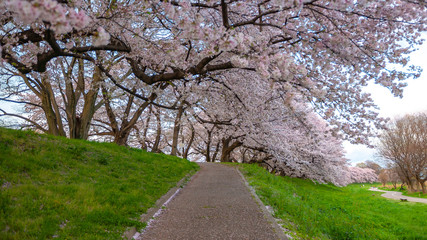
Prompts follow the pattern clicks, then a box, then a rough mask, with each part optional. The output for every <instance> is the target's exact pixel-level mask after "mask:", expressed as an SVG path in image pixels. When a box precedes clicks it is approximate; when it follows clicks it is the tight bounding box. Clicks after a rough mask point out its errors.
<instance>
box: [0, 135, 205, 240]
mask: <svg viewBox="0 0 427 240" xmlns="http://www.w3.org/2000/svg"><path fill="white" fill-rule="evenodd" d="M196 169H198V166H197V165H196V164H195V163H190V162H189V161H187V160H184V159H180V158H177V157H172V156H167V155H163V154H152V153H147V152H145V151H142V150H138V149H132V148H126V147H120V146H117V145H114V144H108V143H96V142H88V141H81V140H70V139H65V138H59V137H53V136H48V135H38V134H35V133H33V132H30V131H16V130H10V129H4V128H0V186H1V189H0V239H51V238H55V239H120V238H121V236H122V234H123V233H124V231H125V230H126V229H127V228H128V227H132V226H135V227H136V228H137V229H141V228H143V227H144V226H145V223H141V222H139V216H140V215H141V214H142V213H144V212H146V210H147V209H148V208H150V207H151V206H153V205H154V203H155V201H156V200H157V199H158V198H159V197H161V196H162V195H163V194H165V193H166V192H167V191H168V190H169V189H170V188H171V187H173V186H174V185H175V184H176V182H177V181H179V180H180V179H181V178H183V177H184V176H185V175H186V174H188V173H190V172H194V171H195V170H196Z"/></svg>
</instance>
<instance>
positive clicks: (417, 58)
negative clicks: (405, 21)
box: [344, 42, 427, 165]
mask: <svg viewBox="0 0 427 240" xmlns="http://www.w3.org/2000/svg"><path fill="white" fill-rule="evenodd" d="M410 63H411V64H413V65H416V66H421V67H422V69H423V70H424V71H423V73H422V74H421V77H420V78H418V79H415V80H412V79H411V80H408V81H407V83H408V86H407V87H406V88H405V90H404V91H403V98H396V97H393V95H392V94H391V93H390V91H388V90H387V89H386V88H384V87H381V86H378V85H375V84H371V85H369V86H368V87H367V88H366V91H367V92H369V93H371V94H372V98H373V100H374V101H375V103H376V104H377V105H378V107H380V116H381V117H389V118H391V119H393V118H396V117H399V116H402V115H405V114H408V113H415V112H422V111H427V42H425V43H424V44H423V45H422V46H421V47H419V50H418V51H416V52H413V53H412V54H411V62H410ZM344 147H345V150H346V151H347V154H346V157H347V158H348V159H350V161H351V163H352V164H353V165H354V164H356V163H358V162H364V161H366V160H375V159H376V157H375V150H374V149H369V148H367V147H365V146H363V145H352V144H350V143H344Z"/></svg>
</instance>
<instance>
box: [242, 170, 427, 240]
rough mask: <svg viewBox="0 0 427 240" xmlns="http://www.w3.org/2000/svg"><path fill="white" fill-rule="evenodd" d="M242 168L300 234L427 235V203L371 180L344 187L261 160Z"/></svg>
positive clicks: (305, 236)
mask: <svg viewBox="0 0 427 240" xmlns="http://www.w3.org/2000/svg"><path fill="white" fill-rule="evenodd" d="M241 169H242V172H243V173H244V175H245V176H246V178H247V179H248V181H249V183H250V184H251V185H252V186H253V187H254V188H255V189H256V192H257V194H258V195H259V196H260V198H261V200H262V201H263V202H264V204H265V205H268V206H272V207H273V208H274V209H275V217H277V218H280V219H282V220H283V226H284V227H285V228H287V229H289V230H291V231H292V232H294V234H293V236H294V237H296V238H297V239H340V240H342V239H427V221H426V219H427V204H422V203H411V202H399V201H396V200H390V199H386V198H383V197H381V196H380V195H381V194H382V193H380V192H372V191H369V190H367V189H368V188H369V186H368V185H366V184H365V186H362V184H352V185H349V186H347V187H341V188H340V187H336V186H332V185H319V184H314V183H313V182H311V181H310V180H302V179H296V178H289V177H280V176H274V175H272V174H269V173H268V172H267V171H265V170H264V169H263V168H261V167H258V166H256V165H242V166H241ZM291 235H292V234H291Z"/></svg>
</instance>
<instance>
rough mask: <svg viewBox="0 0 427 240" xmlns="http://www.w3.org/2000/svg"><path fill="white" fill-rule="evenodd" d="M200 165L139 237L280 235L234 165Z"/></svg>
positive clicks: (200, 237) (251, 237)
mask: <svg viewBox="0 0 427 240" xmlns="http://www.w3.org/2000/svg"><path fill="white" fill-rule="evenodd" d="M200 165H201V168H200V170H199V172H198V173H196V175H195V176H193V178H192V180H191V181H190V182H189V183H188V184H187V186H185V188H183V189H182V190H181V191H180V192H179V193H178V194H177V196H176V197H175V198H174V199H172V201H171V202H169V204H168V205H167V207H166V210H165V211H163V212H162V213H161V214H160V215H159V216H158V217H157V219H156V220H155V221H153V222H152V223H151V224H150V226H149V227H147V229H146V231H145V232H144V233H142V235H141V236H140V237H139V239H144V240H145V239H159V240H167V239H186V240H191V239H197V240H199V239H215V240H216V239H258V240H263V239H268V240H272V239H280V238H279V237H278V236H277V235H276V234H275V231H274V230H273V229H274V228H273V227H272V225H271V222H269V221H268V220H267V219H266V217H265V215H264V214H263V212H262V211H261V208H260V206H258V204H257V203H256V202H255V200H254V199H253V196H252V195H251V193H250V192H249V190H248V188H247V187H246V186H245V184H244V182H243V180H242V178H241V177H240V175H239V173H238V171H237V170H236V169H235V168H234V167H232V166H227V165H222V164H214V163H203V164H200Z"/></svg>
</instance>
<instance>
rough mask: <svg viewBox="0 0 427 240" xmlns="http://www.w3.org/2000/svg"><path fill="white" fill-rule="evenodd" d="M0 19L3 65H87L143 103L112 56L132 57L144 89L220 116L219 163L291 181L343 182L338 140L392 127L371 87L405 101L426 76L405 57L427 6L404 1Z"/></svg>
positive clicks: (23, 69)
mask: <svg viewBox="0 0 427 240" xmlns="http://www.w3.org/2000/svg"><path fill="white" fill-rule="evenodd" d="M77 9H79V10H77ZM0 13H1V17H0V21H1V22H2V23H3V24H2V25H1V26H2V27H1V29H0V34H1V38H0V48H1V59H2V62H1V64H3V65H4V66H11V67H13V68H15V69H16V70H17V71H19V72H20V74H22V75H27V74H31V73H33V72H46V71H47V69H48V68H49V63H50V62H52V61H54V60H55V59H57V58H59V57H67V58H76V59H82V60H84V61H87V62H91V64H93V65H94V66H96V68H97V69H99V71H100V72H102V74H103V76H105V78H106V79H108V82H110V83H112V84H114V85H115V86H116V87H117V88H119V89H120V90H122V91H124V92H126V93H127V94H132V95H134V96H135V97H137V98H140V99H144V96H141V94H138V93H137V92H136V91H134V88H133V87H136V88H139V85H134V86H130V85H129V84H126V83H124V82H122V81H120V76H118V75H117V73H116V72H115V71H114V70H113V69H112V68H109V67H108V66H109V63H110V62H109V61H108V59H109V58H108V57H105V56H106V55H108V54H110V55H111V54H112V55H114V56H116V55H117V56H120V57H123V63H122V64H123V68H124V69H130V71H131V72H132V74H133V76H134V77H135V79H137V80H138V81H139V82H140V84H143V85H147V86H152V85H156V84H161V83H167V84H170V85H175V86H186V87H185V88H184V90H182V92H183V94H187V95H188V96H185V99H186V101H188V102H189V103H190V104H196V103H197V104H198V105H199V106H200V107H203V108H205V109H206V114H209V116H210V117H211V118H212V119H202V120H203V123H204V124H215V125H217V126H222V127H221V129H219V130H220V132H221V133H220V136H221V143H220V145H222V149H221V155H222V156H221V159H223V160H228V159H230V154H232V152H233V151H234V150H236V149H238V148H243V147H244V148H250V149H252V151H260V152H264V153H265V154H266V156H273V157H274V159H276V160H277V161H280V162H281V163H282V165H284V166H286V167H283V169H284V171H286V172H287V174H290V175H292V174H295V176H301V177H307V178H312V179H315V180H317V181H319V182H325V181H327V182H334V183H339V179H340V178H342V176H343V174H344V172H343V171H341V170H340V169H341V167H340V166H343V164H345V160H343V159H342V147H341V145H340V144H339V141H340V140H339V139H346V140H350V141H351V142H353V143H365V144H368V137H370V136H372V135H374V134H375V132H374V131H375V128H382V127H383V126H384V119H381V118H379V117H378V116H377V112H376V109H375V105H374V104H373V101H372V99H371V98H370V96H369V94H366V93H364V92H363V87H364V86H366V85H367V84H368V82H369V81H374V82H375V83H377V84H380V85H382V86H384V87H386V88H388V89H390V91H392V92H393V94H395V95H396V96H401V93H402V89H403V87H404V86H405V84H404V83H402V82H401V80H404V79H407V78H411V77H414V78H415V77H418V76H419V74H420V71H421V70H420V69H419V68H417V67H415V66H408V65H407V63H408V60H409V58H408V54H409V53H411V52H412V51H413V50H414V49H415V48H416V47H417V45H419V44H422V40H421V37H420V32H422V31H425V30H426V26H427V24H426V16H427V11H426V4H425V2H424V1H400V0H390V1H369V0H357V1H347V0H336V1H323V0H298V1H276V0H267V1H265V0H263V1H261V0H260V1H235V0H229V1H226V0H221V1H211V0H206V1H188V0H187V1H160V0H159V1H156V0H154V1H139V0H137V1H133V2H127V1H101V0H92V1H85V0H73V1H67V0H58V1H55V0H6V1H3V2H2V3H0ZM98 54H99V55H101V56H104V57H101V58H100V57H97V56H98ZM393 65H401V66H403V68H402V69H403V70H396V69H393V68H390V67H389V66H393ZM189 85H191V86H194V87H192V88H191V90H190V91H187V88H188V86H189ZM239 89H243V90H239ZM224 96H228V97H229V98H228V99H224ZM191 98H194V99H196V100H195V101H192V99H191ZM215 104H216V105H215ZM200 109H201V108H200ZM200 109H199V110H198V111H195V115H196V116H199V114H200V111H201V110H200ZM196 110H197V109H196ZM159 111H160V110H159ZM199 117H203V116H199ZM160 119H161V118H160V117H158V118H157V122H160ZM209 121H211V123H209ZM211 126H213V125H211ZM157 129H158V130H161V127H159V128H157ZM178 130H179V129H178ZM157 136H160V134H157ZM175 136H176V135H175ZM172 142H173V141H172ZM332 143H336V144H332ZM175 144H176V141H175ZM217 149H218V148H217Z"/></svg>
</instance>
